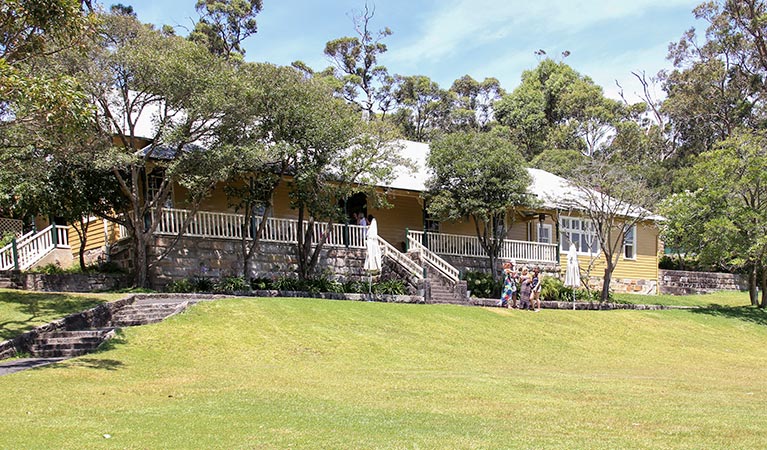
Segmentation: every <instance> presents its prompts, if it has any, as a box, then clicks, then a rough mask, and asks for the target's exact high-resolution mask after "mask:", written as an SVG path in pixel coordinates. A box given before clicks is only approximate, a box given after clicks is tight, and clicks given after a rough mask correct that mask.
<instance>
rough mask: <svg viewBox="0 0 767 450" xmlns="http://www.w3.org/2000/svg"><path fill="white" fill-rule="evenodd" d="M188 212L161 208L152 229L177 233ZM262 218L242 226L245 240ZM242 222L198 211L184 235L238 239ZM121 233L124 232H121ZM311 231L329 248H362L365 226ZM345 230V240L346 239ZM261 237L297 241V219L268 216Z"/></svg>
mask: <svg viewBox="0 0 767 450" xmlns="http://www.w3.org/2000/svg"><path fill="white" fill-rule="evenodd" d="M189 214H190V211H187V210H183V209H172V208H166V209H164V210H163V214H162V217H161V219H160V223H159V224H158V226H157V230H156V231H155V232H156V233H157V234H160V235H172V236H175V235H177V234H179V232H180V231H181V228H182V227H183V226H184V223H185V222H186V221H187V219H188V218H189ZM261 220H263V219H262V218H261V217H252V218H251V224H250V225H249V226H246V227H244V228H245V230H244V232H245V237H246V238H247V239H252V238H253V236H254V234H255V233H256V232H257V230H258V227H259V225H260V224H261ZM244 224H245V216H244V215H243V214H233V213H222V212H210V211H200V212H198V213H197V214H196V215H195V216H194V217H193V218H192V219H191V220H190V221H189V224H188V226H187V227H186V230H185V231H184V233H183V235H184V236H188V237H205V238H218V239H238V240H239V239H242V237H243V225H244ZM307 226H308V224H307V223H306V222H304V228H303V230H304V231H306V227H307ZM122 233H123V231H121V234H122ZM312 233H313V241H314V242H318V241H319V240H320V239H321V238H322V237H323V236H325V235H326V241H325V245H327V246H329V247H347V246H348V247H353V248H364V247H365V236H366V227H362V226H359V225H345V224H342V223H337V224H333V226H332V227H331V228H328V223H326V222H314V224H313V228H312ZM347 233H348V239H346V238H345V236H346V235H347ZM261 240H262V241H263V242H284V243H291V244H295V243H297V242H298V221H297V220H295V219H279V218H275V217H269V218H267V219H266V226H265V227H264V231H263V235H262V236H261ZM347 243H348V245H347Z"/></svg>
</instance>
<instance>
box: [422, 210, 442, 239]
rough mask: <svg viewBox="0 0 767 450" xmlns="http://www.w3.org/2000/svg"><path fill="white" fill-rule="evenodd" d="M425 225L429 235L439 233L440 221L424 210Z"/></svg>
mask: <svg viewBox="0 0 767 450" xmlns="http://www.w3.org/2000/svg"><path fill="white" fill-rule="evenodd" d="M423 224H424V228H426V231H428V232H429V233H439V220H436V219H434V217H432V215H431V214H429V211H428V210H424V216H423Z"/></svg>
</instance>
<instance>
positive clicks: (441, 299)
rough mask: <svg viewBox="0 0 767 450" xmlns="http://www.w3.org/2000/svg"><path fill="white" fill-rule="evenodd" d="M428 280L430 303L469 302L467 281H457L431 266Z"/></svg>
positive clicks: (455, 303) (453, 303) (454, 303)
mask: <svg viewBox="0 0 767 450" xmlns="http://www.w3.org/2000/svg"><path fill="white" fill-rule="evenodd" d="M426 281H427V284H428V295H427V298H428V300H427V302H428V303H447V304H451V305H468V304H469V301H468V298H467V297H466V282H465V281H459V282H457V283H455V282H453V281H452V280H449V279H447V278H446V277H445V276H444V275H442V274H441V273H440V272H439V271H438V270H435V269H433V268H431V267H429V268H427V274H426Z"/></svg>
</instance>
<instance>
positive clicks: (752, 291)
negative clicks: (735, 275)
mask: <svg viewBox="0 0 767 450" xmlns="http://www.w3.org/2000/svg"><path fill="white" fill-rule="evenodd" d="M756 275H757V273H756V264H754V265H753V266H751V270H750V271H749V272H748V296H749V298H750V299H751V306H758V305H759V297H758V295H759V293H758V292H757V277H756Z"/></svg>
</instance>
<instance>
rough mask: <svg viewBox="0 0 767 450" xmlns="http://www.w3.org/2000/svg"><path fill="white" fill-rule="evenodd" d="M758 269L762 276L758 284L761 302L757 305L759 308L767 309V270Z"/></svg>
mask: <svg viewBox="0 0 767 450" xmlns="http://www.w3.org/2000/svg"><path fill="white" fill-rule="evenodd" d="M760 266H761V264H760ZM760 269H761V273H762V276H761V280H760V281H761V282H760V283H759V284H760V288H761V289H762V302H761V303H760V304H759V308H762V309H764V308H767V270H765V268H764V267H760Z"/></svg>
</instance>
